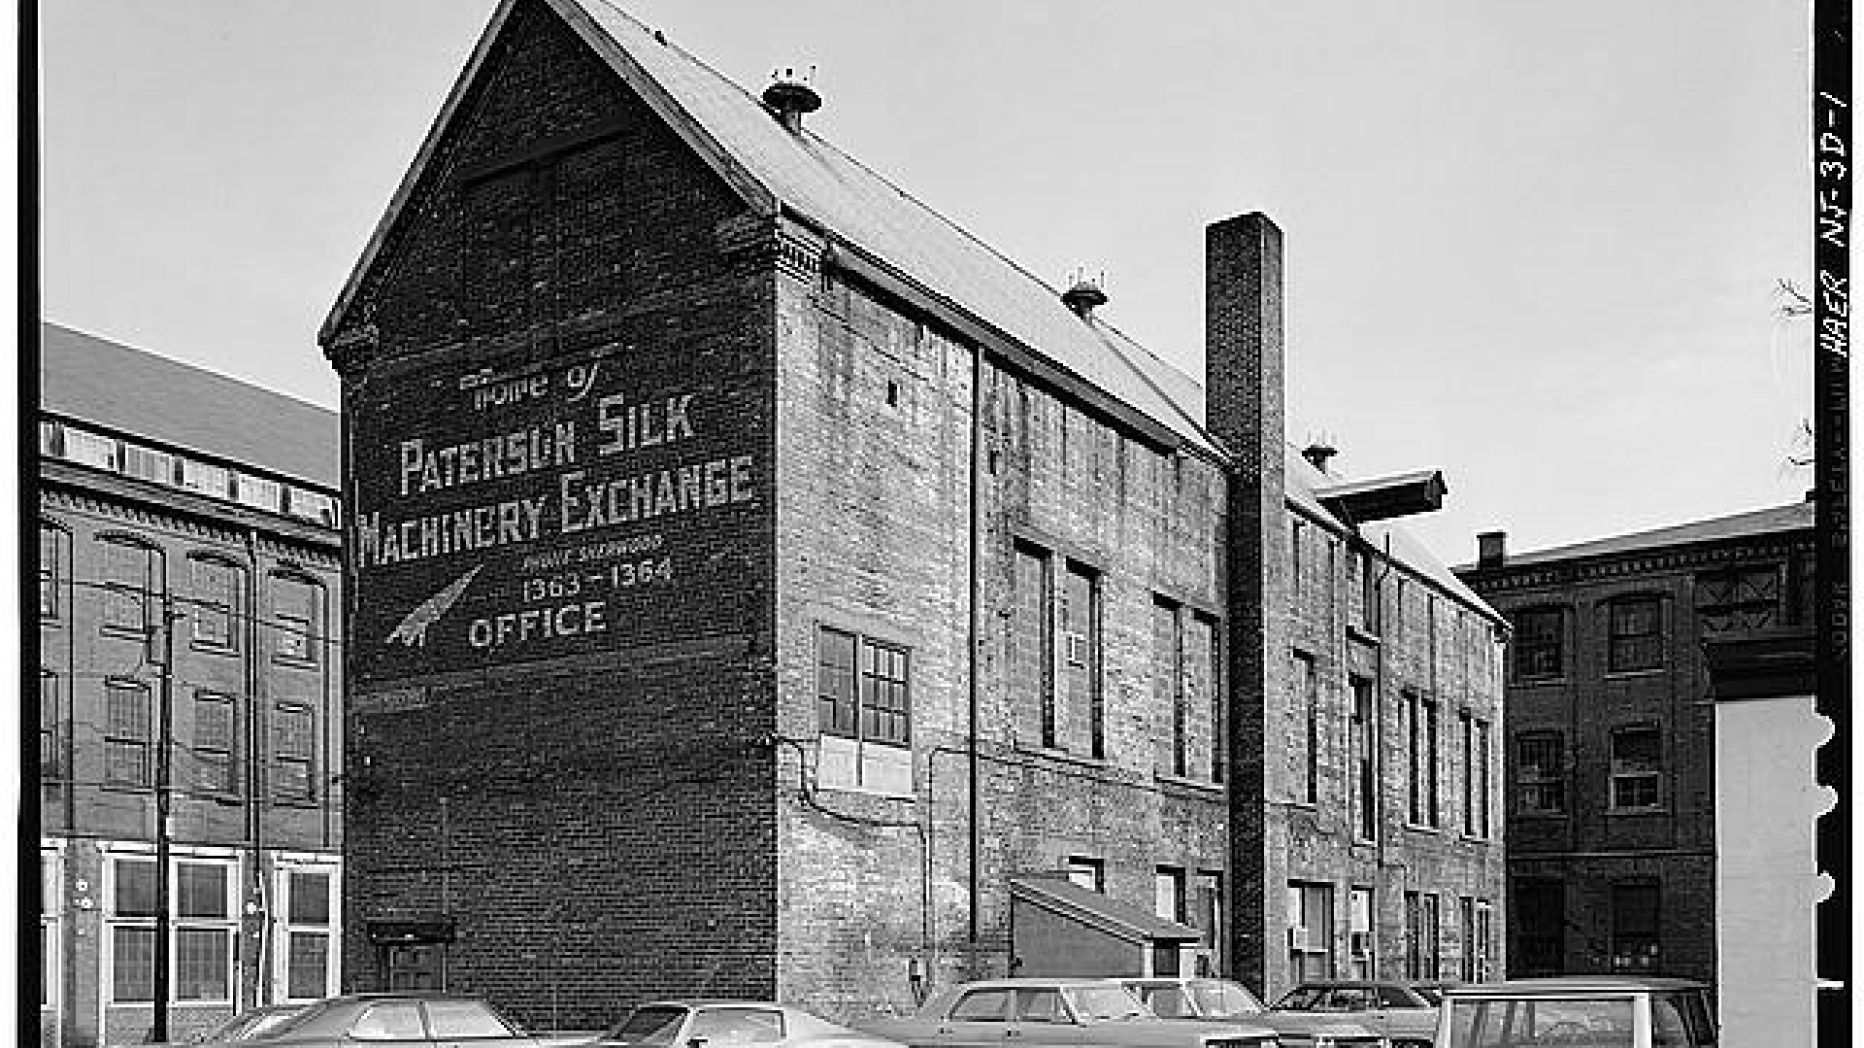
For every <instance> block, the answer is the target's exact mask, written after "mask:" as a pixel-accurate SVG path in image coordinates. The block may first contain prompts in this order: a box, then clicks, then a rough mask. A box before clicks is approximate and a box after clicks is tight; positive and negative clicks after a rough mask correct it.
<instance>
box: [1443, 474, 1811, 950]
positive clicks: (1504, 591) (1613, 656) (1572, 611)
mask: <svg viewBox="0 0 1864 1048" xmlns="http://www.w3.org/2000/svg"><path fill="white" fill-rule="evenodd" d="M1812 518H1813V507H1812V504H1811V503H1810V502H1804V503H1799V504H1796V505H1790V506H1781V507H1777V508H1773V509H1765V510H1758V511H1755V512H1751V513H1743V514H1738V515H1735V516H1731V517H1721V518H1716V519H1713V520H1705V521H1697V522H1693V523H1689V524H1683V525H1678V526H1675V527H1669V528H1662V529H1659V530H1656V531H1648V532H1641V533H1638V534H1632V535H1621V536H1615V537H1611V538H1605V539H1600V540H1597V541H1593V542H1585V543H1580V544H1578V545H1573V546H1564V547H1560V548H1557V549H1550V550H1545V551H1541V552H1534V553H1526V554H1509V553H1508V552H1507V551H1506V548H1505V542H1504V536H1503V535H1501V534H1500V533H1491V534H1488V535H1484V536H1482V538H1481V542H1480V547H1481V555H1480V557H1479V558H1478V562H1477V563H1476V565H1474V566H1473V567H1470V568H1465V569H1462V575H1463V578H1464V580H1465V581H1467V582H1468V583H1469V584H1470V586H1471V587H1473V588H1474V589H1475V590H1476V591H1477V592H1479V593H1481V594H1482V595H1483V596H1485V597H1486V598H1488V600H1489V601H1490V602H1491V603H1493V604H1494V605H1495V607H1496V608H1498V609H1499V610H1501V611H1502V612H1503V613H1505V614H1506V615H1507V616H1508V617H1509V619H1510V621H1511V622H1512V623H1513V627H1514V631H1513V643H1512V644H1511V646H1510V652H1511V654H1510V656H1509V668H1508V684H1507V695H1508V700H1507V723H1508V735H1509V745H1508V756H1507V764H1508V788H1507V795H1508V809H1507V810H1508V831H1507V833H1508V877H1509V886H1508V894H1509V897H1510V899H1511V900H1513V906H1514V912H1513V916H1512V919H1511V920H1510V921H1509V922H1508V935H1509V948H1508V953H1509V958H1510V969H1509V972H1510V974H1511V975H1540V974H1551V973H1556V972H1573V973H1596V972H1614V971H1615V972H1632V973H1636V974H1659V973H1660V974H1668V975H1679V976H1688V977H1692V978H1699V979H1707V980H1713V979H1714V978H1715V975H1716V945H1715V944H1716V916H1715V915H1716V906H1717V902H1716V883H1717V880H1716V877H1717V870H1716V846H1717V842H1716V835H1715V825H1716V814H1717V812H1716V789H1717V786H1718V783H1717V782H1716V777H1715V774H1714V772H1715V754H1716V745H1717V742H1716V732H1715V725H1716V703H1714V702H1713V701H1711V699H1710V689H1709V684H1710V680H1709V675H1708V663H1707V661H1706V659H1705V656H1704V645H1705V644H1707V643H1710V642H1721V643H1726V642H1730V641H1739V640H1744V639H1751V638H1754V637H1755V636H1757V635H1762V634H1766V633H1768V632H1770V631H1773V630H1776V629H1779V628H1782V627H1790V626H1805V625H1808V624H1810V623H1811V621H1812V619H1811V606H1812V605H1811V602H1812V578H1813V575H1812V571H1813V542H1812ZM1741 712H1742V713H1743V714H1745V713H1746V712H1747V711H1745V710H1743V711H1741ZM1783 730H1784V726H1783ZM1757 788H1758V787H1757Z"/></svg>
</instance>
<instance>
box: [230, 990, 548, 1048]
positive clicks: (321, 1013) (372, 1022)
mask: <svg viewBox="0 0 1864 1048" xmlns="http://www.w3.org/2000/svg"><path fill="white" fill-rule="evenodd" d="M242 1032H244V1031H241V1030H233V1031H230V1033H231V1034H232V1036H228V1037H222V1038H220V1039H217V1040H213V1041H204V1042H202V1043H203V1044H204V1045H205V1044H213V1045H243V1046H244V1048H257V1046H259V1045H263V1046H264V1048H354V1046H359V1045H368V1046H370V1048H390V1046H391V1045H395V1046H408V1048H423V1046H428V1045H432V1046H435V1048H440V1046H445V1048H456V1046H464V1045H470V1046H471V1048H554V1046H556V1045H561V1044H562V1043H564V1042H563V1041H561V1040H547V1039H545V1040H540V1039H539V1038H535V1037H532V1036H531V1035H529V1034H527V1033H525V1032H524V1031H523V1030H522V1029H521V1028H519V1027H518V1026H517V1025H515V1024H513V1023H512V1022H510V1021H508V1020H507V1019H506V1018H505V1017H504V1016H502V1015H500V1014H498V1011H497V1010H496V1009H494V1008H493V1007H492V1006H491V1005H489V1004H487V1003H486V1002H484V1001H482V1000H479V999H478V998H476V997H455V996H451V995H448V994H442V993H364V994H350V995H346V996H342V997H326V998H324V999H323V1000H321V1001H316V1002H313V1003H311V1004H307V1005H304V1006H302V1007H301V1008H299V1009H298V1010H297V1011H296V1012H294V1013H293V1014H291V1015H290V1016H287V1017H286V1018H284V1019H282V1020H279V1021H278V1022H277V1023H275V1024H274V1025H272V1026H270V1027H269V1028H267V1029H265V1030H262V1031H260V1032H259V1033H257V1034H252V1033H250V1032H245V1036H246V1039H245V1040H242V1039H241V1037H240V1034H241V1033H242Z"/></svg>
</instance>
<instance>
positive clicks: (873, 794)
mask: <svg viewBox="0 0 1864 1048" xmlns="http://www.w3.org/2000/svg"><path fill="white" fill-rule="evenodd" d="M814 792H816V793H818V794H822V793H841V794H848V795H850V796H854V797H870V798H873V799H874V800H881V801H895V802H898V803H900V804H917V803H918V802H919V795H918V794H917V793H901V792H899V791H898V790H883V789H880V788H878V787H875V786H862V785H856V784H855V783H851V782H818V783H816V784H815V789H814Z"/></svg>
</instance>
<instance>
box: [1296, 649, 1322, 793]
mask: <svg viewBox="0 0 1864 1048" xmlns="http://www.w3.org/2000/svg"><path fill="white" fill-rule="evenodd" d="M1294 701H1295V716H1296V717H1297V718H1299V727H1298V728H1297V729H1296V731H1297V736H1296V741H1295V755H1296V760H1297V762H1298V763H1299V766H1300V767H1299V771H1298V772H1297V774H1298V775H1299V776H1300V782H1301V786H1300V797H1301V799H1302V800H1303V801H1306V802H1307V803H1309V804H1313V803H1315V802H1317V801H1319V800H1320V674H1319V673H1317V672H1316V671H1315V668H1314V656H1312V655H1309V654H1308V653H1306V652H1304V651H1297V652H1295V653H1294Z"/></svg>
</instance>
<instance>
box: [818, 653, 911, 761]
mask: <svg viewBox="0 0 1864 1048" xmlns="http://www.w3.org/2000/svg"><path fill="white" fill-rule="evenodd" d="M907 667H908V660H907V653H906V651H905V650H904V649H902V648H897V647H894V646H893V645H890V644H882V643H880V642H878V641H874V640H871V639H869V638H867V637H863V636H859V635H857V634H853V633H848V632H846V631H843V630H838V629H833V628H831V627H828V626H824V627H822V628H821V630H820V631H819V634H818V642H817V645H816V714H817V717H818V719H819V723H820V726H821V730H822V733H823V734H825V735H836V736H840V737H843V738H849V739H864V740H867V741H870V742H882V743H888V744H891V745H895V746H905V745H908V744H910V743H911V742H912V704H911V700H910V688H909V677H908V672H907Z"/></svg>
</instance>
